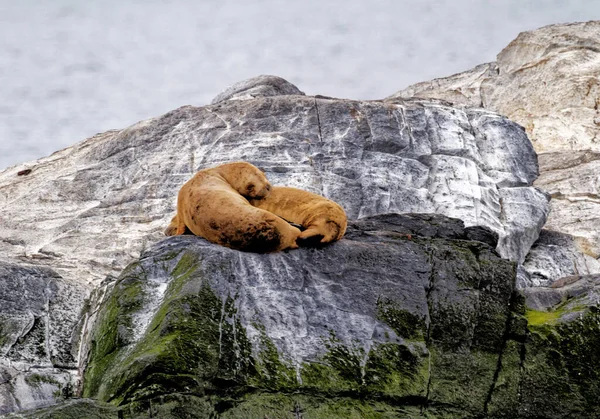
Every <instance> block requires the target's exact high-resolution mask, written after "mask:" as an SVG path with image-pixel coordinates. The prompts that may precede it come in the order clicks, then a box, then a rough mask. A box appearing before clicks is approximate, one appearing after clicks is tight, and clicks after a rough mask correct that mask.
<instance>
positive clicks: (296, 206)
mask: <svg viewBox="0 0 600 419" xmlns="http://www.w3.org/2000/svg"><path fill="white" fill-rule="evenodd" d="M250 204H252V205H253V206H255V207H257V208H261V209H263V210H266V211H269V212H271V213H273V214H275V215H278V216H280V217H281V218H283V219H285V220H286V221H289V222H291V223H295V224H299V225H301V226H302V228H303V229H304V231H302V233H301V234H300V236H299V237H298V239H299V240H300V243H301V244H316V243H321V244H324V243H329V242H332V241H335V240H339V239H341V238H342V236H343V235H344V233H345V232H346V226H347V224H348V218H347V216H346V213H345V212H344V209H343V208H342V207H341V206H340V205H339V204H337V203H335V202H333V201H332V200H330V199H327V198H325V197H323V196H321V195H317V194H314V193H312V192H308V191H304V190H302V189H296V188H291V187H288V186H273V187H271V191H270V192H269V193H268V194H267V195H266V196H265V197H263V198H261V199H250Z"/></svg>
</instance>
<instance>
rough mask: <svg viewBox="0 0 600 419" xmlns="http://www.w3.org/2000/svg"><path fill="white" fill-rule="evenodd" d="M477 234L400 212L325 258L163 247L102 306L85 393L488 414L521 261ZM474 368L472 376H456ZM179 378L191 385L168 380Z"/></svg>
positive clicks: (193, 243)
mask: <svg viewBox="0 0 600 419" xmlns="http://www.w3.org/2000/svg"><path fill="white" fill-rule="evenodd" d="M481 233H482V231H481V230H478V234H481ZM469 234H471V233H470V231H469V230H466V229H465V228H464V227H463V226H462V222H461V221H460V220H455V219H448V218H447V217H444V216H440V215H420V214H406V215H398V214H392V215H381V216H376V217H370V218H367V219H364V220H358V221H351V222H350V226H349V230H348V235H347V236H346V237H345V238H344V239H342V240H341V241H339V242H335V243H333V244H331V245H329V246H325V247H323V248H319V249H305V248H304V249H298V250H294V251H289V252H279V253H274V254H253V253H244V252H239V251H235V250H231V249H228V248H224V247H221V246H216V245H214V244H211V243H209V242H207V241H206V240H204V239H201V238H198V237H195V236H178V237H171V238H168V239H166V240H163V241H161V242H159V243H157V244H156V245H154V246H153V247H152V248H150V249H149V250H148V251H146V252H145V253H144V254H143V255H142V257H141V259H140V260H139V261H138V262H135V263H134V264H132V265H130V266H129V267H128V268H127V269H126V270H125V271H124V272H123V274H122V275H121V277H120V278H119V279H118V280H117V281H116V282H115V283H113V285H112V288H111V290H109V291H108V293H107V298H106V299H105V300H104V302H103V303H102V304H101V306H100V314H99V316H98V321H97V322H96V325H95V326H94V328H93V331H92V333H90V334H89V338H90V339H91V341H90V342H89V343H88V344H87V347H88V348H89V353H90V355H89V360H90V364H89V365H88V367H87V370H86V375H85V377H86V378H85V380H84V396H86V397H94V398H98V399H100V400H102V401H109V402H111V403H112V404H115V405H120V406H126V405H127V404H128V403H130V402H132V401H136V400H138V399H139V398H140V397H141V398H144V399H147V398H149V397H160V396H161V395H162V394H165V393H164V391H165V389H167V387H169V386H170V387H169V389H168V390H167V393H168V394H171V393H176V392H177V391H179V390H181V391H186V392H189V393H190V394H198V391H201V390H198V389H199V388H206V389H213V391H214V392H216V394H217V395H220V394H221V393H220V391H219V390H218V389H217V388H218V387H219V386H226V388H228V389H229V390H230V391H232V392H233V393H235V392H236V391H239V392H241V394H244V393H245V392H246V390H245V388H246V386H247V385H248V384H250V383H251V385H252V388H254V390H253V392H260V391H262V390H269V391H271V392H280V391H284V392H290V390H297V391H298V392H299V393H303V392H305V391H310V394H313V395H315V396H317V397H319V396H320V395H323V396H326V395H329V397H333V398H336V397H338V395H339V393H340V392H346V393H347V394H348V395H352V396H351V397H355V395H357V394H363V396H365V395H366V396H369V395H377V394H379V395H381V396H383V398H384V400H387V399H390V400H395V399H398V400H405V401H404V402H402V403H401V404H403V405H406V406H410V405H411V404H416V407H418V406H419V405H420V404H421V403H425V404H427V403H432V404H440V405H445V404H448V406H454V407H456V406H462V407H463V408H464V412H475V413H482V412H483V411H484V410H485V405H486V404H487V401H486V400H487V399H488V392H489V389H490V388H493V387H494V385H495V383H494V371H495V370H496V368H497V362H498V357H499V356H500V354H501V352H502V348H503V345H504V340H505V336H506V328H507V321H508V318H509V317H510V311H511V307H512V305H511V304H512V303H511V301H512V295H513V291H514V289H515V288H514V286H515V264H514V263H513V262H510V261H507V260H505V259H502V258H500V257H499V255H498V254H497V253H496V252H495V251H494V249H493V248H492V247H490V246H489V245H488V244H486V243H483V242H478V241H472V240H468V239H467V237H468V236H469ZM485 236H486V239H489V238H490V236H491V235H489V234H485ZM165 342H170V343H169V344H167V343H165ZM385 354H388V355H385ZM394 354H395V355H394ZM388 356H390V358H387V357H388ZM387 362H390V363H389V364H387ZM447 362H455V363H458V364H460V365H461V366H460V367H457V368H456V369H453V368H447V367H446V363H447ZM475 365H478V367H477V368H478V369H479V372H478V374H477V377H476V378H474V380H468V381H465V382H463V383H462V384H461V383H456V382H454V381H453V380H451V379H450V377H452V376H453V375H454V374H457V373H458V374H463V373H464V372H467V371H468V368H467V366H471V367H473V366H475ZM188 366H189V367H188ZM463 367H465V369H464V370H463V369H462V368H463ZM188 368H189V369H188ZM318 371H321V372H320V373H318V374H316V373H317V372H318ZM174 374H185V375H186V376H187V377H188V378H184V376H181V377H180V379H178V381H177V382H176V381H171V379H169V378H166V377H167V376H169V375H174ZM165 379H166V380H167V381H168V382H170V383H171V382H172V384H168V386H167V385H166V384H164V383H165V382H164V381H163V380H165ZM219 383H222V384H219ZM185 389H187V390H185ZM452 389H454V390H456V391H454V390H452ZM233 393H232V394H233ZM234 397H235V396H234ZM367 398H368V397H367ZM411 398H412V401H411ZM157 404H160V403H157ZM234 404H235V403H234ZM454 407H453V408H454ZM232 416H235V415H233V414H232ZM261 417H262V416H261Z"/></svg>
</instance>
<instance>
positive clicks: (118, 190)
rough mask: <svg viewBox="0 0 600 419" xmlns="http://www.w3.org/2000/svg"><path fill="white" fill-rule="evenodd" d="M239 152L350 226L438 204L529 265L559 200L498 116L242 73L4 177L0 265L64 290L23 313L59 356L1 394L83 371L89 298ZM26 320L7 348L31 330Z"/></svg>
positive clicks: (522, 140) (8, 359)
mask: <svg viewBox="0 0 600 419" xmlns="http://www.w3.org/2000/svg"><path fill="white" fill-rule="evenodd" d="M236 160H246V161H250V162H252V163H254V164H256V165H258V166H260V167H262V168H263V169H264V170H265V172H266V174H267V177H268V178H269V179H270V180H271V181H272V183H274V184H276V185H288V186H294V187H299V188H302V189H306V190H309V191H312V192H316V193H319V194H322V195H324V196H326V197H328V198H330V199H333V200H335V201H337V202H339V203H340V204H341V205H342V206H343V207H344V209H345V210H346V212H347V214H348V216H349V218H350V219H361V218H364V217H368V216H373V215H378V214H386V213H406V212H413V213H414V212H418V213H438V214H443V215H446V216H450V217H456V218H460V219H461V220H463V221H464V222H465V223H466V225H468V226H485V227H488V228H489V229H491V230H492V231H493V232H494V233H495V234H497V235H498V237H499V239H498V246H497V249H498V251H499V252H500V254H501V255H503V256H504V257H507V258H509V259H512V260H515V261H519V262H521V261H523V260H524V258H525V255H526V254H527V252H528V250H529V248H530V246H531V244H532V243H533V242H534V241H535V240H536V239H537V236H538V234H539V231H540V229H541V228H542V226H543V225H544V222H545V220H546V216H547V212H548V203H547V199H548V197H547V195H546V194H544V193H542V192H540V191H539V190H538V189H536V188H534V187H532V186H531V185H532V183H533V181H534V180H535V178H536V176H537V172H538V165H537V158H536V155H535V152H534V151H533V149H532V147H531V144H530V143H529V141H528V140H527V137H526V135H525V132H524V131H523V130H522V129H521V127H520V126H518V125H517V124H515V123H513V122H511V121H509V120H507V119H506V118H504V117H501V116H499V115H497V114H495V113H492V112H489V111H485V110H482V109H457V108H454V107H451V106H447V105H445V104H443V103H440V102H439V101H423V100H411V101H403V100H398V101H395V102H394V103H391V102H388V103H383V102H358V101H350V100H341V99H333V98H322V97H307V96H305V95H303V94H302V92H300V91H299V90H298V89H297V88H295V87H294V86H293V85H291V84H289V83H288V82H286V81H285V80H283V79H280V78H277V77H272V76H262V77H258V78H256V79H252V80H248V81H245V82H241V83H239V84H237V85H235V86H232V87H231V88H230V89H228V90H227V91H226V92H224V93H223V94H222V95H219V96H218V97H217V98H216V99H215V104H213V105H210V106H205V107H191V106H186V107H182V108H180V109H177V110H175V111H172V112H169V113H167V114H166V115H163V116H161V117H157V118H154V119H150V120H147V121H143V122H140V123H138V124H136V125H134V126H132V127H129V128H126V129H124V130H119V131H110V132H107V133H104V134H99V135H97V136H95V137H92V138H90V139H88V140H86V141H84V142H81V143H79V144H76V145H75V146H73V147H70V148H67V149H65V150H61V151H59V152H57V153H55V154H53V155H51V156H49V157H47V158H43V159H40V160H38V161H36V162H32V163H27V164H23V165H19V166H15V167H12V168H9V169H7V170H5V171H4V172H2V173H0V197H2V199H0V214H2V216H1V218H0V255H1V256H0V261H3V262H7V263H11V264H15V265H18V266H19V267H22V268H23V269H38V268H39V269H51V270H52V272H53V275H54V277H53V278H54V280H53V281H54V282H53V283H54V286H55V287H56V288H57V289H58V291H57V292H56V293H54V294H52V297H51V298H52V299H51V300H49V301H51V308H50V309H48V310H46V312H44V313H38V312H34V311H31V312H29V313H28V314H27V316H28V318H35V319H38V318H39V319H42V318H48V319H49V320H48V322H47V328H48V333H47V334H45V335H44V336H42V337H41V339H42V340H41V341H40V342H42V343H41V344H42V345H43V346H44V347H47V348H48V349H47V353H48V355H44V356H45V358H44V357H41V355H40V359H35V360H34V359H31V360H29V361H27V362H26V363H25V364H23V365H22V367H20V369H19V370H18V371H20V372H15V373H14V374H13V373H11V374H12V375H11V377H12V378H11V379H10V380H8V381H5V382H4V384H2V383H0V388H2V390H0V391H1V392H2V394H8V393H10V394H12V397H13V398H16V399H20V398H21V397H20V396H19V395H17V394H15V393H14V392H15V388H16V387H15V386H14V385H12V384H11V383H13V382H15V380H17V378H15V377H16V375H18V376H19V377H23V376H25V375H26V374H28V372H29V371H30V368H32V366H33V365H37V363H38V361H40V362H44V363H46V364H48V365H49V366H52V367H53V368H61V371H63V370H64V371H67V372H69V373H70V372H73V373H76V372H77V371H78V368H79V366H80V364H81V361H82V360H81V358H78V354H79V353H80V350H79V346H78V345H79V343H78V342H79V340H78V337H77V335H78V333H79V331H80V330H83V331H84V333H85V331H87V330H88V329H87V327H88V324H89V322H90V321H91V320H92V318H93V316H94V313H93V311H92V312H90V313H88V315H87V316H88V317H81V316H82V312H83V310H84V308H85V299H86V297H88V296H89V295H90V293H91V291H92V290H93V289H96V288H97V287H98V286H99V285H100V284H101V282H102V281H104V280H105V279H107V278H108V279H109V280H110V278H114V277H117V276H119V275H120V274H121V271H122V270H123V268H124V267H125V266H126V265H127V264H128V263H130V262H131V261H132V260H134V259H135V258H137V257H139V255H140V254H141V252H143V251H144V250H145V249H147V248H148V247H150V246H152V245H153V244H154V243H156V242H158V241H159V240H161V239H162V238H163V237H164V236H163V234H162V231H163V229H164V227H165V226H166V225H167V224H168V222H169V220H170V218H171V217H172V216H173V214H174V208H175V201H176V194H177V191H178V190H179V188H180V187H181V185H182V184H183V183H184V182H185V181H186V180H187V179H189V178H190V177H191V176H192V174H194V173H195V172H196V171H197V170H199V169H202V168H205V167H210V166H213V165H216V164H219V163H223V162H227V161H236ZM25 169H26V170H25ZM48 298H50V297H48ZM94 298H95V297H94ZM44 316H46V317H44ZM48 316H49V317H48ZM11 324H12V323H11ZM11 327H12V326H11ZM15 327H16V326H15ZM19 327H21V326H19ZM17 329H18V328H17ZM17 329H15V330H12V329H11V332H10V333H9V336H10V339H11V341H13V340H15V339H20V338H22V337H23V336H21V335H22V333H23V332H22V330H21V329H22V328H21V329H18V330H17ZM2 356H3V358H2V360H1V361H0V363H1V364H2V365H13V362H14V361H15V359H14V357H13V356H12V355H11V354H10V353H5V354H3V355H2ZM42 358H43V359H42ZM46 364H44V365H46ZM62 373H63V372H60V374H62ZM15 374H16V375H15ZM60 374H59V375H60ZM52 377H54V376H52ZM60 377H62V376H60ZM60 377H59V378H60ZM59 378H56V377H55V379H56V380H57V381H60V380H62V381H60V382H61V383H62V384H61V385H63V384H64V380H63V379H62V378H60V380H59ZM20 379H21V378H19V380H20ZM64 385H66V384H64ZM64 385H63V387H64ZM19 391H21V390H19ZM7 397H8V396H7ZM11 406H13V408H14V406H16V407H19V406H18V404H14V405H11Z"/></svg>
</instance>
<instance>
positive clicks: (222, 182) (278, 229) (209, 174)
mask: <svg viewBox="0 0 600 419" xmlns="http://www.w3.org/2000/svg"><path fill="white" fill-rule="evenodd" d="M270 189H271V185H270V184H269V182H268V180H267V178H266V177H265V174H264V173H263V172H261V171H260V170H259V169H258V168H257V167H255V166H253V165H251V164H250V163H246V162H236V163H227V164H223V165H220V166H217V167H214V168H211V169H204V170H200V171H199V172H198V173H196V174H195V175H194V176H193V177H192V178H191V179H190V180H189V181H187V182H186V183H185V184H184V185H183V186H182V187H181V189H180V191H179V195H178V197H177V215H176V216H175V217H174V218H173V220H172V221H171V224H170V225H169V227H167V229H166V230H165V234H166V235H168V236H171V235H181V234H184V233H185V232H186V229H189V230H190V231H191V232H192V233H193V234H195V235H197V236H201V237H204V238H205V239H207V240H209V241H211V242H213V243H217V244H220V245H223V246H227V247H231V248H233V249H238V250H244V251H249V252H260V253H264V252H275V251H278V250H284V249H294V248H297V247H298V245H297V244H296V239H297V238H298V236H299V235H300V230H299V229H297V228H296V227H293V226H291V225H290V224H289V223H287V222H286V221H285V220H283V219H281V218H280V217H278V216H277V215H275V214H272V213H270V212H268V211H265V210H263V209H260V208H258V207H255V206H252V205H250V203H249V202H248V199H255V200H260V199H262V198H264V197H265V196H268V194H269V191H270Z"/></svg>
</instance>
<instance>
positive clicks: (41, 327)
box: [0, 262, 75, 414]
mask: <svg viewBox="0 0 600 419" xmlns="http://www.w3.org/2000/svg"><path fill="white" fill-rule="evenodd" d="M58 281H60V277H59V276H58V274H57V273H56V272H54V271H52V270H51V269H48V268H39V267H24V266H20V265H16V264H8V263H4V262H0V285H1V286H0V302H1V304H0V359H1V360H10V362H8V363H7V362H0V414H3V413H7V412H11V411H14V410H20V409H33V408H38V407H42V406H47V405H50V404H54V403H56V401H57V400H61V399H62V397H64V396H69V395H73V384H74V382H75V380H74V377H72V374H71V373H70V371H68V370H64V369H61V368H60V367H62V366H64V364H65V363H67V362H68V361H69V360H71V359H73V357H72V355H71V354H69V353H68V351H69V350H70V349H71V347H72V345H64V346H58V345H56V343H57V342H56V341H55V336H56V335H57V334H60V333H61V332H64V331H63V330H62V329H61V328H62V326H63V325H62V324H61V319H62V318H63V316H62V313H61V311H62V310H61V307H60V298H59V297H58V295H57V294H58V291H59V285H58ZM65 351H66V352H67V353H64V352H65ZM17 395H18V397H17Z"/></svg>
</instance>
